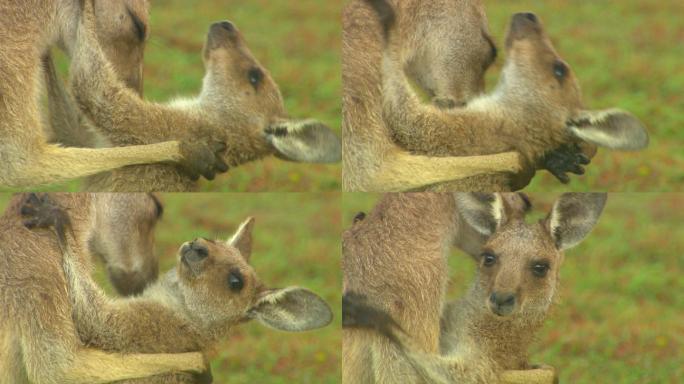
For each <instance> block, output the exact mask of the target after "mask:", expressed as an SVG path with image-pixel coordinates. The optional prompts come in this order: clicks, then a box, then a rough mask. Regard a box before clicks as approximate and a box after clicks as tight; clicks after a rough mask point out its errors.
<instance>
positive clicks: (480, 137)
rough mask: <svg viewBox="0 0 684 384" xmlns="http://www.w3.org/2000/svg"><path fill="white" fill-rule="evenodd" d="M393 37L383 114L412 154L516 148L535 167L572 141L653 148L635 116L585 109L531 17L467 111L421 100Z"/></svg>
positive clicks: (514, 29)
mask: <svg viewBox="0 0 684 384" xmlns="http://www.w3.org/2000/svg"><path fill="white" fill-rule="evenodd" d="M396 38H398V35H397V34H393V33H391V29H389V32H388V44H387V49H386V52H385V56H384V58H383V73H384V77H383V95H384V101H385V104H384V112H385V113H384V115H383V117H384V121H385V122H386V123H387V125H388V126H389V127H390V129H391V131H392V132H393V133H394V137H395V139H396V141H397V142H398V143H400V144H401V145H402V146H404V147H405V148H407V149H409V150H411V151H412V152H415V153H420V154H427V153H429V154H431V155H438V156H439V155H441V156H449V155H454V154H462V155H466V156H467V155H476V154H494V153H499V152H505V151H510V150H514V151H517V152H519V153H521V154H523V156H524V157H525V159H526V160H527V162H528V163H530V164H537V163H538V162H539V161H540V160H541V159H543V158H544V156H545V154H546V152H547V151H548V148H558V147H561V146H564V145H570V144H572V143H573V141H575V140H582V141H586V142H589V143H591V144H594V145H599V146H604V147H608V148H612V149H622V150H638V149H642V148H645V147H646V146H647V145H648V134H647V132H646V128H645V127H644V125H643V124H642V123H641V122H640V121H639V120H638V119H637V118H636V117H634V116H633V115H631V114H630V113H628V112H626V111H622V110H619V109H610V110H604V111H589V110H586V109H584V107H583V104H582V100H581V92H580V89H579V85H578V81H577V79H576V77H575V76H574V74H573V73H572V71H571V70H570V67H569V66H568V65H567V64H566V63H565V62H564V61H563V60H562V59H561V58H560V56H559V55H558V54H557V53H556V51H555V49H554V47H553V45H552V44H551V41H550V39H549V38H548V36H547V35H546V32H545V31H544V28H543V26H542V24H541V21H540V20H539V19H538V18H537V16H535V15H534V14H532V13H519V14H516V15H514V16H513V17H512V20H511V24H510V27H509V31H508V35H507V37H506V53H507V62H506V64H505V66H504V70H503V76H502V78H501V81H500V83H499V84H498V85H497V88H496V89H495V90H494V92H493V93H492V94H490V95H485V96H481V97H478V98H476V99H474V100H472V101H470V102H469V103H468V104H467V105H466V106H465V107H463V108H453V109H449V110H444V109H440V108H436V107H433V106H429V105H427V106H426V105H422V104H421V103H420V102H419V100H418V98H417V97H416V95H415V94H414V93H413V92H412V91H411V89H410V88H409V84H408V82H407V80H406V78H405V75H404V74H403V69H402V68H403V66H404V65H405V64H404V63H405V62H406V61H407V60H408V59H407V58H405V57H404V55H403V54H402V49H403V46H402V44H401V43H400V42H398V41H395V40H396ZM416 127H424V128H423V129H416ZM475 187H476V188H475V189H478V190H483V189H492V188H491V186H483V187H484V188H483V187H477V186H475Z"/></svg>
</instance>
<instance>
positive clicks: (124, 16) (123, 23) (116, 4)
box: [94, 0, 149, 95]
mask: <svg viewBox="0 0 684 384" xmlns="http://www.w3.org/2000/svg"><path fill="white" fill-rule="evenodd" d="M94 6H95V9H94V10H95V24H96V29H97V38H98V40H99V42H100V47H102V50H103V51H104V53H105V56H106V57H107V59H108V60H109V62H110V63H111V64H112V66H113V67H114V70H115V71H116V73H117V75H118V76H119V79H120V80H121V81H123V82H124V84H126V86H127V87H129V88H131V89H133V90H135V91H136V92H138V94H140V95H142V93H143V57H144V51H145V42H146V41H147V37H148V35H149V1H148V0H109V1H96V2H95V4H94Z"/></svg>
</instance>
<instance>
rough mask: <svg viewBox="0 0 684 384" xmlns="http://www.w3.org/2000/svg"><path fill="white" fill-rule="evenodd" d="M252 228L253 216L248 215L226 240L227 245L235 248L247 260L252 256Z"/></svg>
mask: <svg viewBox="0 0 684 384" xmlns="http://www.w3.org/2000/svg"><path fill="white" fill-rule="evenodd" d="M252 228H254V218H253V217H248V218H247V220H245V221H244V222H243V223H242V224H240V228H238V230H237V231H235V234H233V236H232V237H231V238H230V239H229V240H228V241H227V243H228V245H230V246H233V247H235V248H237V249H238V250H239V251H240V253H241V254H242V257H244V258H245V260H247V261H249V257H250V256H252Z"/></svg>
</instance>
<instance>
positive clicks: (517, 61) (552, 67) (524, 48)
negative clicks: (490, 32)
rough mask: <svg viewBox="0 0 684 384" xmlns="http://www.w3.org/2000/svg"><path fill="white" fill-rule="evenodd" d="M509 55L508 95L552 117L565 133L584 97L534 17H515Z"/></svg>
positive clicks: (505, 75) (505, 77)
mask: <svg viewBox="0 0 684 384" xmlns="http://www.w3.org/2000/svg"><path fill="white" fill-rule="evenodd" d="M506 55H507V59H506V65H505V67H504V71H503V82H504V87H505V94H507V95H511V96H512V99H517V100H520V101H522V102H524V103H525V104H526V105H528V106H533V107H534V108H533V110H534V111H535V113H540V114H543V115H547V116H548V115H551V114H552V115H553V116H554V117H555V121H556V122H557V123H558V126H559V127H557V128H559V129H563V128H564V127H565V123H566V121H567V120H568V119H570V118H571V117H572V116H574V115H575V114H577V113H578V111H579V110H581V109H582V95H581V92H580V87H579V83H578V81H577V78H576V77H575V75H574V73H573V72H572V70H571V69H570V66H569V65H568V64H567V63H566V62H565V61H563V59H562V58H561V57H560V56H559V54H558V53H557V52H556V50H555V48H554V46H553V44H552V43H551V40H550V39H549V37H548V35H547V34H546V32H545V30H544V26H543V25H542V23H541V21H540V20H539V19H538V17H537V16H536V15H535V14H533V13H518V14H515V15H514V16H513V18H512V20H511V24H510V27H509V31H508V34H507V36H506ZM545 117H546V116H545Z"/></svg>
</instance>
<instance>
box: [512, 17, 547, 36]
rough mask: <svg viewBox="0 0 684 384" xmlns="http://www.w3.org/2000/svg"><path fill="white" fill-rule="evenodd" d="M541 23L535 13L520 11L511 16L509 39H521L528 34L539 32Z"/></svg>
mask: <svg viewBox="0 0 684 384" xmlns="http://www.w3.org/2000/svg"><path fill="white" fill-rule="evenodd" d="M540 32H541V23H540V22H539V18H538V17H537V15H535V14H534V13H531V12H520V13H516V14H514V15H513V17H512V18H511V26H510V31H509V39H511V40H515V39H523V38H525V37H527V36H529V35H530V34H539V33H540Z"/></svg>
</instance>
